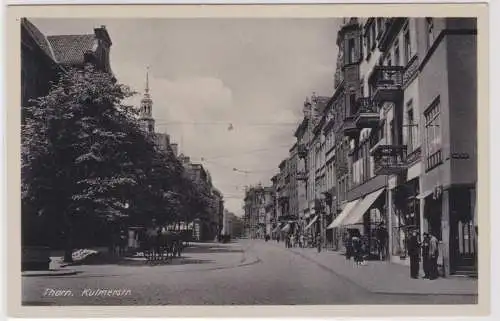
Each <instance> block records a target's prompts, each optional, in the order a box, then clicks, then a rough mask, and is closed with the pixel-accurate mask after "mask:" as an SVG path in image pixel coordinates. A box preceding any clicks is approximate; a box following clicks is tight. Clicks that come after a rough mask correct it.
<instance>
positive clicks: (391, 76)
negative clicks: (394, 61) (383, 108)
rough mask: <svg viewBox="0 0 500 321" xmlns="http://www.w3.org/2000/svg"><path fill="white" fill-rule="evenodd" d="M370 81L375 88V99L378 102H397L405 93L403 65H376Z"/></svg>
mask: <svg viewBox="0 0 500 321" xmlns="http://www.w3.org/2000/svg"><path fill="white" fill-rule="evenodd" d="M370 83H371V85H372V86H373V87H374V89H375V92H374V94H373V100H374V101H375V102H376V103H380V102H397V101H398V100H399V99H401V97H402V94H403V91H402V87H403V67H401V66H376V67H375V68H374V70H373V73H372V75H371V76H370Z"/></svg>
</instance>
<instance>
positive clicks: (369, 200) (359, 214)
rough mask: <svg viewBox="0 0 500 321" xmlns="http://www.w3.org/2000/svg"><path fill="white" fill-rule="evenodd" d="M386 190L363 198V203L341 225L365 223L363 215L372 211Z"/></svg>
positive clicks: (380, 190)
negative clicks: (371, 208) (372, 207)
mask: <svg viewBox="0 0 500 321" xmlns="http://www.w3.org/2000/svg"><path fill="white" fill-rule="evenodd" d="M384 190H385V188H381V189H379V190H378V191H375V192H372V193H371V194H368V195H367V196H365V197H364V198H363V200H362V201H361V202H359V203H358V205H356V206H355V207H354V208H353V210H352V211H351V212H350V213H349V215H348V217H347V218H346V219H344V220H343V221H342V222H341V223H340V225H356V224H359V223H361V222H362V221H363V215H365V213H366V212H367V211H368V210H369V209H370V207H371V206H372V205H373V203H375V201H376V200H377V199H378V198H379V196H380V195H381V194H382V193H383V192H384Z"/></svg>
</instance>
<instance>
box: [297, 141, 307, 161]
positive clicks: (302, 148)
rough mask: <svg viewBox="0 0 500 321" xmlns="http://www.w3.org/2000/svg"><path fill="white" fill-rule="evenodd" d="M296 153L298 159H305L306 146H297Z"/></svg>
mask: <svg viewBox="0 0 500 321" xmlns="http://www.w3.org/2000/svg"><path fill="white" fill-rule="evenodd" d="M297 153H298V155H299V158H306V157H307V146H306V145H305V144H299V145H298V146H297Z"/></svg>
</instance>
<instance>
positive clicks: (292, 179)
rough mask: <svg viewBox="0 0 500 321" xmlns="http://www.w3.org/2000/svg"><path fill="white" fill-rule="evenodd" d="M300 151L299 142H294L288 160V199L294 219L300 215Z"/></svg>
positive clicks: (291, 215)
mask: <svg viewBox="0 0 500 321" xmlns="http://www.w3.org/2000/svg"><path fill="white" fill-rule="evenodd" d="M298 158H299V157H298V153H297V144H293V146H292V148H290V150H289V156H288V161H287V172H288V177H289V180H288V183H287V188H288V200H289V203H290V204H289V207H288V208H289V213H288V214H289V215H290V217H291V218H293V219H294V220H297V219H298V217H299V193H298V181H297V168H298V166H297V165H298Z"/></svg>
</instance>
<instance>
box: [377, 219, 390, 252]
mask: <svg viewBox="0 0 500 321" xmlns="http://www.w3.org/2000/svg"><path fill="white" fill-rule="evenodd" d="M388 238H389V233H388V232H387V229H386V228H385V226H384V223H381V224H380V226H379V228H378V230H377V242H378V256H379V259H380V260H381V261H383V260H385V257H386V253H387V246H386V244H387V239H388Z"/></svg>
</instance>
